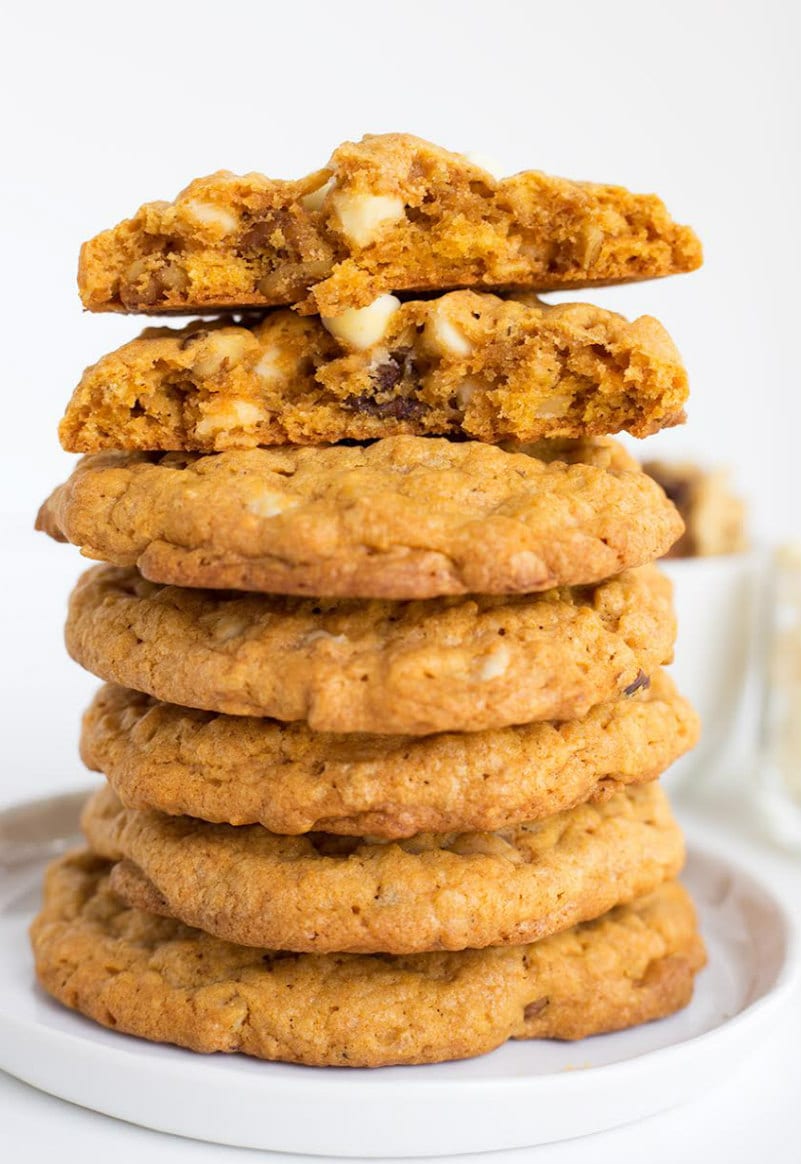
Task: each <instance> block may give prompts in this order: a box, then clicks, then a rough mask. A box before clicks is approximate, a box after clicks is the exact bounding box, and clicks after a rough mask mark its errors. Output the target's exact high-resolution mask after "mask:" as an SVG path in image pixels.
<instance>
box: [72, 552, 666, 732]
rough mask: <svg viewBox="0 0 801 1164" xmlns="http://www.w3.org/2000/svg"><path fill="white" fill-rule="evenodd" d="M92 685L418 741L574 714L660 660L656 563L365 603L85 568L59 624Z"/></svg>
mask: <svg viewBox="0 0 801 1164" xmlns="http://www.w3.org/2000/svg"><path fill="white" fill-rule="evenodd" d="M66 638H67V648H68V650H69V652H70V654H71V655H72V657H73V658H74V659H75V660H76V661H77V662H79V663H81V664H82V666H84V667H86V668H87V669H88V670H89V671H92V672H94V674H95V675H98V676H99V677H100V678H101V679H106V680H109V681H111V682H114V683H119V684H121V685H123V686H125V687H133V688H135V689H136V690H137V691H144V692H146V693H147V694H148V695H153V696H155V697H156V698H157V699H163V700H165V701H166V702H169V703H179V704H184V705H186V706H188V707H199V708H204V709H205V710H208V711H224V712H227V713H229V714H231V715H258V716H263V715H267V716H273V717H274V718H276V719H281V720H305V721H306V722H307V723H308V724H309V727H310V728H311V729H312V730H313V731H334V732H378V733H380V734H391V735H426V734H428V733H430V732H439V731H481V730H482V729H484V728H497V727H504V726H506V725H507V724H512V723H530V722H531V721H532V720H539V719H575V718H578V717H580V716H583V715H586V713H587V712H588V711H589V710H590V708H591V707H593V706H594V705H595V704H596V703H604V702H607V701H609V700H610V699H614V698H616V697H618V696H619V695H621V694H633V692H634V691H636V690H638V689H639V688H640V687H642V686H643V684H644V683H645V682H646V680H647V678H648V676H650V675H651V674H652V673H653V671H654V670H655V669H656V668H657V667H659V666H661V665H662V664H663V663H667V662H669V661H670V659H671V657H672V652H673V641H674V638H675V619H674V616H673V610H672V601H671V586H670V583H669V581H668V580H667V579H666V578H665V577H664V576H663V575H662V574H660V573H659V571H658V570H657V569H656V568H655V567H654V566H643V567H641V568H640V569H639V570H629V571H627V572H626V573H625V574H621V575H620V577H618V578H613V579H611V580H610V581H608V582H603V583H601V584H600V585H598V586H595V587H585V588H581V589H574V590H566V589H561V590H549V591H547V592H546V593H545V594H540V595H524V596H521V595H517V596H515V597H512V598H506V599H500V598H489V597H478V598H466V599H465V598H462V599H453V598H451V599H449V598H440V599H430V600H429V601H427V602H407V603H393V602H379V601H377V600H374V601H369V602H359V601H346V600H328V601H326V600H324V599H317V600H314V599H309V598H287V597H281V596H279V595H240V594H236V593H233V592H231V591H223V592H216V591H204V590H187V589H184V588H182V587H178V586H157V585H155V584H154V583H151V582H146V581H145V580H144V579H143V578H142V577H141V576H140V575H139V574H138V573H137V572H136V570H133V569H119V568H117V567H114V566H95V567H94V568H93V569H91V570H89V571H87V572H86V574H84V575H83V577H82V578H81V579H80V580H79V581H78V584H77V586H76V587H75V589H74V591H73V593H72V596H71V599H70V609H69V614H68V618H67V628H66Z"/></svg>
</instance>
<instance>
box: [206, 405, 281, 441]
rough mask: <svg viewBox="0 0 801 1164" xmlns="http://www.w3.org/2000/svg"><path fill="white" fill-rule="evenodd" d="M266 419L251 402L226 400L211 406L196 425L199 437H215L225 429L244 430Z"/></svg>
mask: <svg viewBox="0 0 801 1164" xmlns="http://www.w3.org/2000/svg"><path fill="white" fill-rule="evenodd" d="M263 419H264V413H263V412H262V410H261V409H260V408H259V407H258V405H256V404H254V403H253V402H252V401H251V400H236V399H234V400H226V401H220V403H219V404H216V405H215V404H210V405H209V406H208V407H207V408H206V410H205V414H204V416H203V419H202V420H199V421H198V423H197V424H196V425H195V432H196V434H197V435H198V436H201V437H202V436H213V435H214V433H217V432H222V431H223V430H224V429H231V428H244V427H245V426H246V425H249V424H258V423H259V421H261V420H263Z"/></svg>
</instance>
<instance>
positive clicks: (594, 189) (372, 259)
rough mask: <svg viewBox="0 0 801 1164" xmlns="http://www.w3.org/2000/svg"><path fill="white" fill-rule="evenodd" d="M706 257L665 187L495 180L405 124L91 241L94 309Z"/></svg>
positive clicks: (631, 269) (625, 267)
mask: <svg viewBox="0 0 801 1164" xmlns="http://www.w3.org/2000/svg"><path fill="white" fill-rule="evenodd" d="M700 264H701V246H700V243H699V242H698V239H697V238H696V236H695V235H694V234H693V232H692V231H691V230H690V228H689V227H686V226H678V225H677V224H676V223H674V222H673V221H672V219H671V218H670V217H669V215H668V213H667V211H666V210H665V207H664V205H663V204H662V202H661V201H660V200H659V199H658V198H656V197H655V196H654V195H648V194H632V193H630V192H629V191H628V190H624V189H622V188H621V187H619V186H608V185H596V184H592V183H589V182H571V181H567V180H566V179H564V178H552V177H548V176H547V175H545V174H541V173H539V172H538V171H525V172H523V173H520V174H516V175H514V176H513V177H509V178H503V179H500V180H499V179H496V178H495V177H493V175H492V174H490V173H489V172H488V171H487V170H485V169H483V168H482V167H481V166H480V165H477V164H476V163H475V162H471V161H470V160H469V159H468V158H466V157H465V156H464V155H462V154H454V153H449V152H448V151H447V150H443V149H440V148H439V147H437V146H434V145H431V144H430V143H429V142H425V141H421V140H420V139H419V138H416V137H411V136H409V135H408V134H380V135H375V136H367V137H365V138H363V139H362V141H361V142H346V143H345V144H344V145H341V146H340V147H339V148H338V149H337V150H335V151H334V154H333V155H332V157H331V159H330V161H329V162H328V164H327V165H326V167H325V168H324V169H322V170H318V171H316V172H315V173H313V174H309V175H307V176H306V177H305V178H300V179H298V180H296V181H278V180H273V179H270V178H265V177H264V176H263V175H261V174H246V175H244V176H242V177H239V176H237V175H235V174H231V173H228V172H227V171H219V172H218V173H216V174H212V175H210V176H209V177H207V178H199V179H197V180H196V181H194V182H192V183H191V184H190V185H189V186H187V187H186V189H185V190H183V191H182V192H181V193H180V194H179V195H178V197H177V198H176V199H175V201H174V202H151V203H148V204H147V205H145V206H142V207H141V208H140V210H138V211H137V213H136V214H135V215H134V217H133V218H130V219H127V220H126V221H124V222H122V223H120V224H119V225H118V226H116V227H114V228H113V229H112V230H106V231H104V232H103V233H102V234H99V235H97V237H96V238H93V239H92V240H91V241H90V242H87V243H85V244H84V246H83V248H82V250H81V260H80V266H79V272H78V286H79V289H80V293H81V299H82V301H83V305H84V307H86V308H88V310H90V311H136V312H153V313H155V314H162V313H164V312H169V311H181V312H184V313H192V314H195V313H202V312H208V311H212V312H214V311H219V310H220V309H227V308H231V307H265V306H276V305H281V304H286V305H289V304H296V305H299V306H300V307H301V309H302V310H303V311H305V312H307V313H310V314H311V313H320V314H322V315H327V316H339V315H342V314H343V313H344V312H345V311H346V310H348V309H349V308H352V307H364V306H365V305H366V304H368V303H370V302H371V301H372V300H374V299H376V298H377V297H378V296H379V295H381V294H383V293H386V292H396V291H407V292H408V291H438V290H443V289H449V288H453V287H490V288H491V287H496V288H497V287H519V288H526V289H528V290H532V291H536V290H540V291H542V290H549V289H551V290H552V289H558V288H574V287H588V286H591V285H593V284H605V283H619V282H630V281H632V280H635V279H650V278H655V277H658V276H662V275H670V274H674V273H676V272H681V271H692V270H695V268H696V267H699V266H700Z"/></svg>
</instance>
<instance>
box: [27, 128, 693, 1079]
mask: <svg viewBox="0 0 801 1164" xmlns="http://www.w3.org/2000/svg"><path fill="white" fill-rule="evenodd" d="M699 263H700V248H699V244H698V242H697V240H696V238H695V236H694V235H693V233H692V232H691V231H690V230H689V229H688V228H687V227H682V226H678V225H676V224H675V223H673V222H672V221H671V219H670V218H669V217H668V215H667V212H666V211H665V208H664V206H663V205H662V203H661V202H660V201H659V200H658V199H656V198H654V197H651V196H642V195H635V194H631V193H629V192H628V191H626V190H623V189H619V188H617V187H609V186H594V185H589V184H586V183H575V182H568V181H564V180H562V179H556V178H550V177H547V176H545V175H543V174H540V173H537V172H526V173H522V174H518V175H516V176H514V177H511V178H506V179H502V180H499V179H496V178H495V177H493V175H492V174H490V173H489V172H488V171H486V170H485V169H483V168H482V167H480V166H478V165H477V164H476V163H475V162H471V161H470V160H468V158H466V157H464V156H462V155H458V154H452V153H448V152H446V151H444V150H441V149H439V148H437V147H435V146H432V145H429V144H428V143H426V142H423V141H420V140H419V139H416V138H412V137H408V136H404V135H387V136H379V137H368V138H365V139H364V140H363V141H362V142H360V143H357V144H352V143H349V144H346V145H344V146H341V147H340V148H339V149H337V150H336V151H335V153H334V155H333V157H332V158H331V161H330V162H329V164H328V165H327V166H326V167H325V169H323V170H321V171H318V172H317V173H315V174H312V175H309V176H308V177H306V178H303V179H301V180H300V181H271V180H269V179H267V178H264V177H261V176H260V175H257V174H250V175H246V176H245V177H235V176H234V175H232V174H229V173H218V174H215V175H212V176H211V177H209V178H205V179H201V180H199V181H195V182H193V183H192V184H191V185H190V186H189V187H187V189H186V190H185V191H183V192H182V193H181V194H180V195H179V196H178V198H177V199H176V200H175V201H174V202H172V203H165V202H161V203H152V204H149V205H146V206H144V207H142V209H141V210H140V211H139V212H138V213H137V214H136V216H135V217H134V218H132V219H130V220H128V221H126V222H123V223H122V224H120V225H119V226H117V227H116V228H114V229H113V230H110V231H106V232H105V233H103V234H101V235H99V236H98V237H97V238H95V239H93V240H92V241H91V242H89V243H87V244H86V245H85V246H84V248H83V252H82V256H81V266H80V276H79V283H80V288H81V294H82V298H83V302H84V304H85V306H86V307H87V308H89V309H90V310H93V311H127V312H141V313H157V314H164V313H168V312H169V313H175V312H177V313H183V314H186V315H199V314H208V313H211V314H213V315H216V316H219V313H220V312H221V311H232V310H233V311H243V312H244V311H246V312H248V314H245V315H242V316H230V315H229V316H227V317H223V318H214V319H213V320H211V321H209V320H206V321H199V322H198V321H195V322H192V323H189V324H188V325H186V326H184V327H181V328H176V329H173V328H152V329H148V330H146V331H145V332H144V333H143V334H142V335H141V336H140V337H139V338H138V339H135V340H133V341H132V342H131V343H129V344H127V345H125V346H124V347H122V348H120V349H119V350H118V351H116V352H114V353H112V354H111V355H108V356H105V357H104V358H103V359H101V360H100V361H99V363H97V364H95V365H94V366H93V367H91V368H89V369H87V371H86V373H85V374H84V376H83V379H82V380H81V383H80V384H79V385H78V388H77V389H76V391H75V393H74V396H73V398H72V401H71V403H70V405H69V407H68V409H67V413H66V416H65V418H64V421H63V422H62V426H61V438H62V442H63V444H64V445H65V447H66V448H67V449H70V450H72V451H75V452H82V453H86V454H88V455H87V456H85V457H84V459H83V460H82V461H81V462H80V463H79V464H78V466H77V468H76V469H75V471H74V473H73V474H72V476H71V477H70V479H69V480H68V481H67V482H66V483H65V484H64V485H62V486H61V487H59V488H58V489H56V491H55V492H54V493H53V495H52V496H51V497H50V498H49V500H48V501H47V502H46V503H45V505H44V506H43V507H42V510H41V513H40V516H39V522H38V524H39V527H40V528H41V529H44V530H45V531H46V532H47V533H49V534H51V536H53V537H56V538H58V539H60V540H64V541H69V542H72V543H74V544H75V545H78V546H80V547H81V550H82V552H83V553H84V554H86V555H87V556H89V557H91V558H96V559H100V561H101V562H102V563H104V564H102V565H99V566H95V567H94V568H93V569H91V570H89V572H88V573H87V574H85V575H84V577H83V578H82V579H81V580H80V581H79V583H78V585H77V587H76V589H75V591H74V593H73V595H72V599H71V603H70V611H69V617H68V623H67V645H68V649H69V651H70V653H71V654H72V656H73V658H75V659H76V660H77V661H78V662H79V663H81V664H82V665H83V666H85V667H87V668H88V669H89V670H90V671H92V672H93V673H94V674H96V675H98V676H99V677H100V678H102V679H103V680H105V681H106V686H104V687H103V688H101V690H100V691H99V692H98V694H97V696H96V698H95V700H94V702H93V703H92V705H91V707H90V708H89V710H88V711H87V713H86V716H85V719H84V725H83V735H82V743H81V747H82V754H83V757H84V759H85V761H86V763H87V764H88V765H89V767H90V768H93V769H96V770H98V771H100V772H102V773H104V774H105V776H106V777H107V781H108V783H107V785H105V786H104V787H103V788H102V789H100V790H99V791H98V792H96V793H95V794H94V795H93V796H92V797H91V799H90V800H89V803H88V804H87V806H86V810H85V813H84V818H83V828H84V831H85V834H86V837H87V840H88V843H89V846H90V847H89V848H88V849H86V850H84V851H82V852H79V853H75V854H71V855H69V856H68V857H66V858H64V859H62V860H60V861H59V862H57V863H56V864H55V865H54V866H53V868H52V869H51V870H50V872H49V874H48V879H47V885H46V891H45V903H44V907H43V911H42V913H41V914H40V916H39V918H38V919H37V921H36V922H35V923H34V926H33V931H32V935H33V945H34V951H35V956H36V964H37V972H38V975H39V978H40V981H41V982H42V984H43V985H44V987H45V988H46V989H47V990H48V991H49V992H50V993H51V994H53V995H54V996H55V997H56V998H58V999H60V1000H61V1001H62V1002H64V1003H66V1004H67V1005H68V1006H71V1007H74V1008H76V1009H78V1010H80V1011H82V1012H83V1013H85V1014H87V1015H89V1016H91V1017H92V1018H94V1019H95V1020H97V1021H98V1022H100V1023H103V1024H104V1025H106V1026H112V1027H116V1028H118V1029H120V1030H123V1031H127V1032H131V1033H134V1034H138V1035H141V1036H143V1037H145V1038H149V1039H154V1040H160V1041H167V1042H172V1043H177V1044H180V1045H182V1046H186V1047H190V1048H193V1049H195V1050H198V1051H213V1050H223V1051H243V1052H246V1053H248V1054H252V1055H256V1056H260V1057H262V1058H267V1059H281V1060H287V1061H292V1062H299V1063H311V1064H320V1065H326V1064H335V1065H350V1066H360V1065H361V1066H364V1065H367V1066H374V1065H381V1064H389V1063H425V1062H434V1061H438V1060H443V1059H455V1058H461V1057H465V1056H469V1055H475V1054H479V1053H481V1052H484V1051H487V1050H490V1049H491V1048H493V1047H496V1046H498V1045H499V1044H500V1043H502V1042H504V1041H505V1040H506V1039H509V1038H537V1037H554V1038H561V1039H575V1038H580V1037H583V1036H585V1035H589V1034H592V1033H595V1032H599V1031H609V1030H614V1029H618V1028H622V1027H626V1026H630V1025H632V1024H635V1023H640V1022H644V1021H646V1020H649V1019H654V1018H658V1017H660V1016H663V1015H665V1014H668V1013H670V1012H672V1011H674V1010H676V1009H677V1008H679V1007H681V1006H683V1005H684V1004H685V1003H686V1002H687V1001H688V1000H689V998H690V996H691V992H692V984H693V977H694V975H695V973H696V971H697V970H698V969H699V967H700V966H701V965H702V963H703V960H704V953H703V945H702V943H701V939H700V937H699V935H698V933H697V929H696V923H695V917H694V913H693V909H692V905H691V903H690V901H689V899H688V897H687V895H686V892H685V891H684V890H683V889H682V888H681V887H680V886H679V884H678V883H677V882H676V880H675V878H676V876H677V874H678V873H679V870H680V867H681V864H682V857H683V848H682V838H681V834H680V832H679V830H678V828H677V826H676V824H675V822H674V820H673V818H672V816H671V813H670V809H669V806H668V804H667V802H666V799H665V797H664V794H663V793H662V791H661V789H660V788H659V786H658V784H657V783H656V778H657V777H658V776H659V775H660V774H661V773H662V772H663V771H664V770H665V769H666V768H667V767H668V766H669V765H670V764H671V763H672V762H673V761H674V760H675V759H676V758H678V757H679V756H680V755H681V754H682V753H683V752H684V751H686V750H687V749H688V748H689V747H691V746H692V744H693V743H694V742H695V739H696V735H697V730H698V728H697V722H696V718H695V716H694V713H693V712H692V710H691V708H690V707H689V706H688V704H687V703H686V702H685V701H684V700H683V699H682V698H681V696H680V695H679V694H678V693H677V691H676V690H675V688H674V686H673V684H672V682H671V680H670V678H669V677H668V675H667V674H666V673H665V672H664V671H663V669H662V668H663V665H664V664H666V663H669V662H670V659H671V654H672V649H673V640H674V635H675V626H674V619H673V614H672V608H671V596H670V589H669V585H668V583H667V582H666V580H665V579H664V578H663V577H662V576H661V575H660V574H659V572H658V571H657V569H656V568H655V567H654V566H653V565H652V564H651V563H652V562H653V560H654V559H656V558H658V557H660V556H661V555H663V554H664V553H666V552H667V550H668V549H669V548H670V546H671V545H672V544H673V543H674V542H675V541H676V539H677V538H678V537H679V536H680V534H681V532H682V523H681V520H680V518H679V517H678V514H677V512H676V510H675V507H674V506H673V504H672V503H671V502H670V501H669V500H668V499H667V498H666V496H665V494H664V492H663V491H662V489H661V488H660V487H659V486H658V485H657V484H656V483H655V482H654V481H653V480H652V479H651V478H650V477H648V476H647V475H646V474H644V473H643V472H642V471H641V470H640V468H639V466H638V465H637V464H636V462H634V461H633V460H632V459H631V458H630V457H629V456H628V454H627V453H626V452H625V451H624V450H623V448H622V447H620V446H619V445H618V444H616V443H615V442H614V441H612V440H610V439H609V434H612V433H616V432H620V431H622V430H627V431H629V432H631V433H634V434H636V435H637V436H644V435H647V434H648V433H650V432H653V431H655V430H657V429H659V428H661V427H664V426H666V425H671V424H676V423H679V422H680V421H682V420H683V418H684V413H683V406H684V403H685V400H686V396H687V381H686V375H685V372H684V369H683V367H682V364H681V361H680V358H679V356H678V353H677V352H676V349H675V347H674V346H673V344H672V342H671V340H670V338H669V337H668V336H667V335H666V333H665V332H664V330H663V329H662V328H661V326H660V325H659V324H658V323H657V322H656V321H655V320H653V319H650V318H647V317H643V318H641V319H638V320H636V321H635V322H633V323H630V322H628V321H626V320H625V319H623V318H621V317H620V316H617V315H614V314H612V313H610V312H607V311H604V310H601V309H600V308H596V307H591V306H588V305H586V304H561V305H558V306H553V305H548V304H545V303H543V302H541V301H540V300H538V299H537V298H536V296H535V294H534V292H537V291H543V290H548V289H559V288H569V287H583V286H589V285H593V284H605V283H612V282H620V281H623V280H630V279H645V278H651V277H656V276H662V275H668V274H671V273H674V272H681V271H688V270H691V269H693V268H694V267H696V266H698V265H699ZM256 312H258V314H257V313H256Z"/></svg>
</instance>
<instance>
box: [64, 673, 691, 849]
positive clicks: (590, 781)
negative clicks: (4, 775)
mask: <svg viewBox="0 0 801 1164" xmlns="http://www.w3.org/2000/svg"><path fill="white" fill-rule="evenodd" d="M697 737H698V717H697V716H696V715H695V713H694V712H693V711H692V709H691V707H690V705H689V704H688V703H687V701H686V700H685V699H682V698H681V696H680V695H679V694H678V693H677V691H676V689H675V687H674V685H673V682H672V680H671V679H670V678H669V676H668V675H667V674H666V673H665V672H662V671H657V672H655V674H654V676H653V679H652V681H651V683H650V685H649V686H648V687H647V688H645V689H643V690H641V691H639V692H637V693H636V694H634V695H632V696H629V697H624V698H622V699H619V700H616V701H614V702H613V703H606V704H601V705H599V706H598V707H596V708H593V710H592V711H591V712H590V713H589V714H588V715H587V716H586V717H585V718H584V719H581V720H569V721H567V722H566V723H550V722H548V723H534V724H527V725H523V726H518V727H510V728H502V729H499V730H496V731H485V732H474V733H469V734H466V733H459V732H449V733H443V734H440V735H434V736H422V737H420V736H418V737H415V736H376V735H372V736H371V735H334V734H331V733H330V732H312V731H309V729H308V728H307V727H306V725H305V724H303V723H294V724H282V723H280V722H278V721H277V720H271V719H258V718H255V717H247V716H226V715H216V714H214V713H213V712H205V711H197V710H193V709H191V708H188V707H177V706H175V705H174V704H169V703H161V702H159V701H158V700H155V699H153V698H151V697H150V696H148V695H143V694H141V693H139V692H136V691H131V690H129V689H128V688H125V687H115V686H105V687H103V688H101V689H100V691H99V692H98V693H97V695H96V696H95V698H94V700H93V702H92V704H91V706H90V708H89V709H88V711H87V712H86V714H85V716H84V721H83V731H82V735H81V754H82V756H83V759H84V761H85V763H86V764H87V765H89V767H91V768H94V769H95V770H97V771H101V772H104V773H105V774H106V776H107V777H108V780H109V782H110V783H111V785H112V787H113V788H114V790H115V792H116V793H117V795H118V796H119V797H120V799H121V800H122V802H123V803H124V804H125V805H126V806H127V807H129V808H138V809H146V808H155V809H157V810H159V811H160V812H164V813H168V814H170V815H172V816H181V815H186V816H193V817H197V818H198V819H200V820H207V821H212V822H215V823H227V824H232V825H246V824H261V825H263V826H264V827H265V828H267V829H269V830H270V831H271V832H275V833H290V834H297V833H307V832H313V831H318V832H329V833H338V834H345V835H350V836H362V835H365V834H368V835H371V836H375V837H381V838H384V839H396V838H401V837H408V836H412V835H414V834H415V833H421V832H451V831H458V832H472V831H487V830H496V829H500V828H503V827H504V826H506V825H511V824H515V823H517V822H518V821H523V820H535V819H536V820H538V819H541V818H543V817H547V816H551V815H553V814H554V813H556V812H561V811H563V810H565V809H568V808H571V807H573V806H574V805H576V804H579V803H582V802H583V801H585V800H592V801H602V800H605V799H607V798H608V797H610V796H611V795H612V794H613V793H615V792H617V791H619V790H620V788H621V787H623V786H624V785H626V784H635V783H640V782H647V781H648V780H651V779H654V778H655V777H657V776H659V775H660V774H661V773H662V772H663V771H664V770H665V769H666V768H667V767H668V766H669V765H670V764H672V763H673V762H674V761H675V760H676V759H678V757H679V756H680V755H681V754H682V753H683V752H685V751H686V750H687V749H688V748H691V747H692V746H693V744H694V743H695V742H696V740H697Z"/></svg>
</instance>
